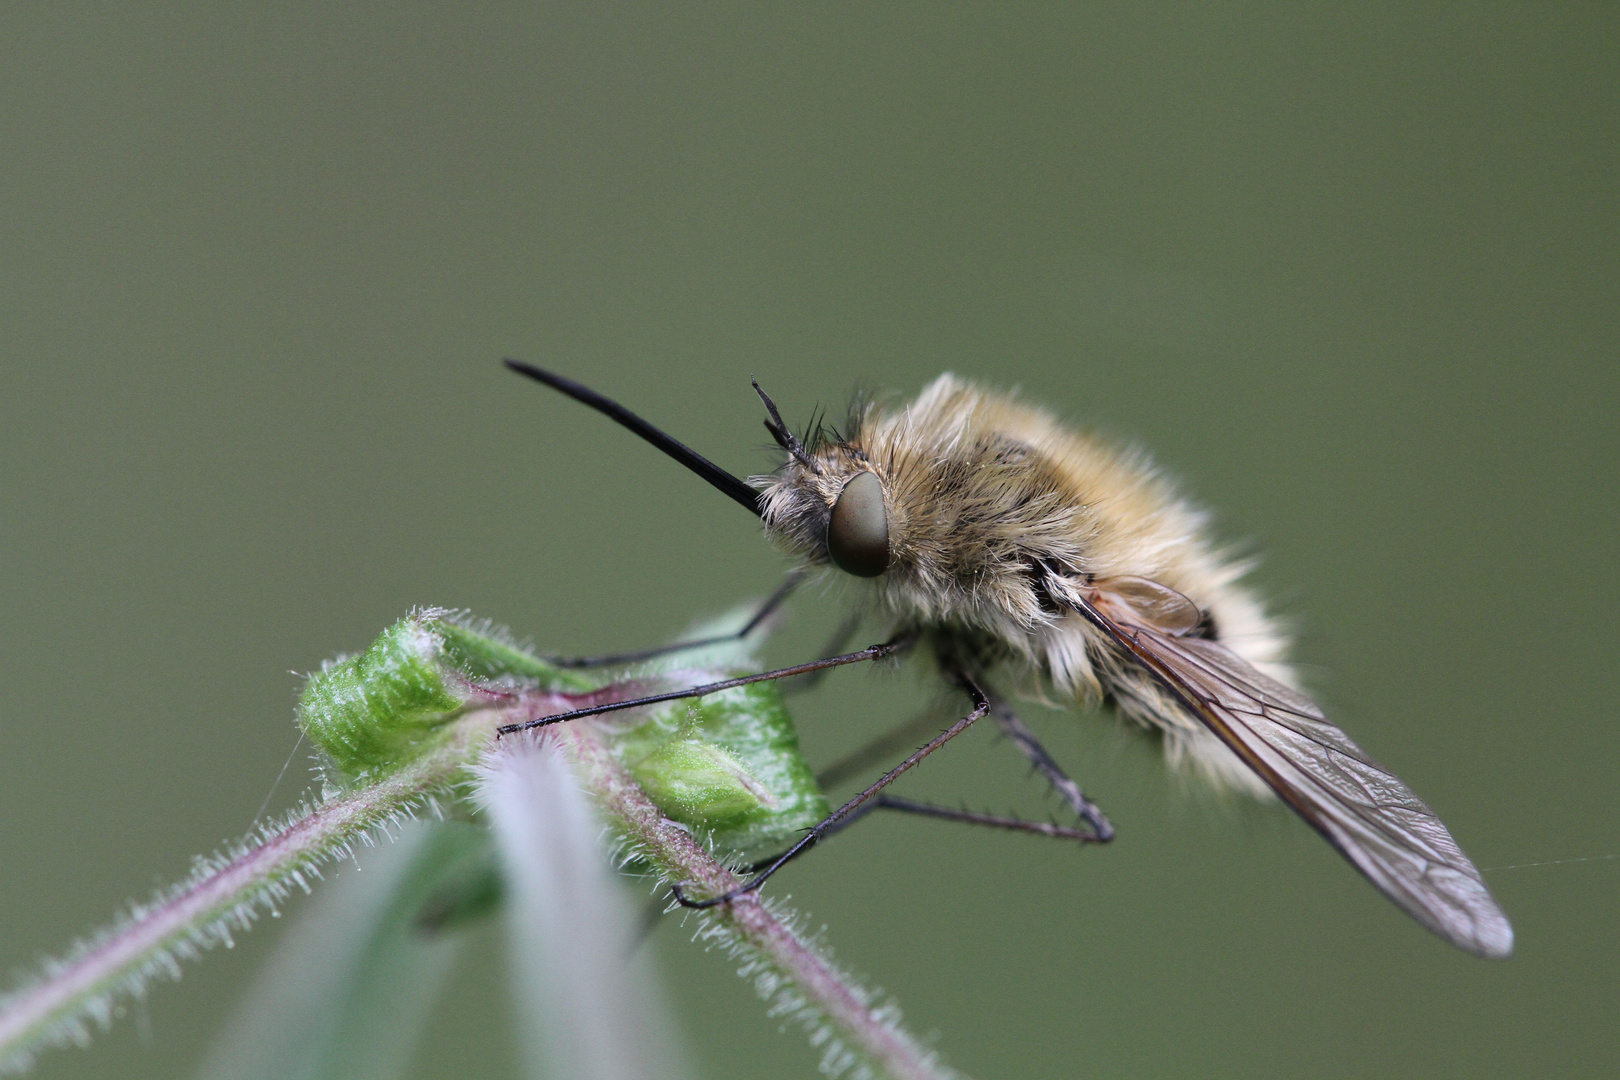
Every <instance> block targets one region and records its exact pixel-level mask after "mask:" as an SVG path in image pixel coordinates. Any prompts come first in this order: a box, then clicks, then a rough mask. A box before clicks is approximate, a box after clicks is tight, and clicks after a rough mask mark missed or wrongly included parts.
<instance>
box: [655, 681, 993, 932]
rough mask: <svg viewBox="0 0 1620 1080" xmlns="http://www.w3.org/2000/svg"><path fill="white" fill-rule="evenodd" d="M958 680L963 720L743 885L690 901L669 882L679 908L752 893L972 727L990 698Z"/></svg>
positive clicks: (971, 683)
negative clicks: (966, 701)
mask: <svg viewBox="0 0 1620 1080" xmlns="http://www.w3.org/2000/svg"><path fill="white" fill-rule="evenodd" d="M957 681H958V684H959V685H960V686H961V687H962V689H963V690H964V691H966V693H967V695H968V697H969V698H970V699H972V701H973V711H972V712H970V713H968V714H967V715H966V716H964V717H962V719H960V720H958V721H957V722H956V723H954V724H952V725H951V726H950V727H948V728H946V729H945V730H944V731H942V732H940V733H939V734H938V735H936V736H934V737H933V738H932V739H930V740H929V741H928V742H927V743H926V744H924V745H923V747H922V748H921V749H919V750H917V751H916V752H915V753H913V754H912V755H911V756H910V757H908V758H906V760H904V761H902V762H901V763H900V764H898V765H896V766H895V767H894V768H892V769H890V770H889V771H888V772H886V773H884V774H883V775H882V776H881V777H879V778H878V779H877V781H876V782H875V783H874V784H872V786H871V787H869V788H867V789H866V790H865V791H863V792H861V793H860V794H859V795H857V796H855V797H854V798H853V799H851V800H849V802H847V803H845V804H844V805H843V806H840V807H839V808H838V809H837V810H834V811H833V812H832V813H831V814H829V815H828V816H827V818H826V819H825V820H824V821H822V822H821V824H819V825H817V826H816V827H815V828H813V829H811V830H810V831H809V832H807V833H805V835H804V838H803V839H801V840H800V841H799V842H798V843H796V844H794V845H793V846H792V847H790V848H788V849H787V851H785V852H783V853H782V854H781V855H779V856H778V857H777V858H776V859H775V860H774V861H772V863H771V864H770V865H769V866H767V867H765V869H763V870H761V871H759V873H757V874H755V875H754V876H753V877H752V878H750V879H748V881H747V882H745V883H744V884H742V885H740V886H738V887H737V888H735V889H732V890H731V891H730V892H724V893H721V894H720V895H719V896H716V897H712V898H710V899H708V900H689V899H687V897H686V894H685V893H684V892H682V891H681V887H680V885H678V884H677V885H672V886H670V892H671V893H673V894H674V896H675V899H676V900H678V901H679V902H680V904H681V906H682V907H689V908H710V907H715V906H716V905H718V904H724V903H727V902H728V901H731V900H735V899H736V898H737V897H739V896H743V895H745V894H747V893H751V892H753V891H754V890H756V889H758V888H759V887H760V886H761V885H763V884H765V882H766V881H767V880H768V879H769V878H770V876H771V875H772V874H774V873H776V872H777V871H778V870H780V869H782V867H784V866H786V865H787V864H788V863H789V862H791V861H792V860H793V859H794V858H796V857H797V856H799V855H800V854H802V853H803V852H805V851H807V850H808V849H809V848H810V847H811V846H812V845H814V844H815V843H816V842H817V841H818V840H820V839H821V838H822V837H823V836H826V835H827V834H828V833H830V832H832V831H834V830H836V829H837V828H838V827H839V826H841V825H842V824H843V823H844V821H845V819H846V818H849V817H850V816H852V815H855V814H856V813H857V812H860V811H863V810H864V808H865V807H866V805H867V804H868V803H870V802H872V801H873V800H875V799H877V798H878V797H879V792H881V791H882V790H883V789H884V788H886V787H888V786H889V785H890V784H892V783H894V782H895V780H897V779H899V778H900V776H901V775H903V774H904V773H907V772H909V771H910V770H911V769H913V768H914V767H916V765H917V764H918V763H919V762H920V761H922V759H923V758H925V757H927V756H928V755H929V754H932V753H933V752H934V751H935V750H938V749H939V748H940V747H942V746H944V745H945V744H946V743H948V742H950V741H951V740H952V739H954V738H956V737H957V736H958V735H960V734H962V732H964V731H966V730H967V729H968V728H970V727H972V726H973V722H974V721H975V720H978V719H980V718H981V717H983V716H984V714H985V713H987V712H989V711H990V699H989V698H987V697H985V696H984V693H983V691H981V690H980V689H979V688H978V686H977V685H976V684H975V683H974V682H973V680H972V679H970V678H968V677H967V676H966V675H958V676H957ZM867 812H870V811H867Z"/></svg>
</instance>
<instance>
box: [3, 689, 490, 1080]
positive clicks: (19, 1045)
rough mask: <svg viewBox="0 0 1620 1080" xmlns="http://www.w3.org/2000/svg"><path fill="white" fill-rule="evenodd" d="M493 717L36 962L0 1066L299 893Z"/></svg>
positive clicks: (451, 777) (455, 773)
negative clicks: (66, 951) (65, 951)
mask: <svg viewBox="0 0 1620 1080" xmlns="http://www.w3.org/2000/svg"><path fill="white" fill-rule="evenodd" d="M498 719H499V718H497V717H493V716H492V715H491V714H490V713H487V712H486V713H482V714H473V715H469V716H466V717H463V718H462V719H461V720H460V721H458V722H457V724H456V727H455V729H454V730H453V731H451V732H449V733H448V737H447V738H446V739H445V740H444V741H443V742H441V743H440V744H439V746H437V747H436V748H435V749H434V750H432V751H430V752H429V753H426V754H424V755H422V756H421V757H419V758H418V759H416V760H415V761H413V762H411V763H410V764H408V765H406V766H404V767H403V768H401V769H400V770H398V771H397V772H395V773H393V774H391V775H389V776H388V777H386V778H385V779H383V780H381V781H379V782H377V783H374V784H370V785H368V786H366V787H364V788H361V789H359V790H356V791H351V792H345V793H343V794H340V795H338V796H336V797H333V798H330V799H328V800H327V801H325V802H323V803H321V804H320V805H319V806H317V807H315V808H314V809H312V810H310V811H308V812H307V813H305V814H303V815H302V816H299V817H296V818H294V819H293V820H291V821H289V822H287V823H286V824H284V825H282V826H281V827H280V828H277V829H270V830H265V831H264V832H263V833H262V834H261V835H260V836H259V837H257V838H254V839H252V840H250V841H249V842H247V843H244V844H243V845H240V846H239V847H238V849H237V851H236V852H235V853H234V854H233V855H231V856H229V857H227V858H225V859H223V860H219V861H215V862H209V863H205V864H202V865H200V866H199V867H198V869H197V871H196V872H194V873H193V874H192V876H191V877H190V879H188V880H187V881H185V882H183V883H182V884H181V885H179V886H177V887H176V888H174V889H172V890H169V891H168V892H167V893H165V894H163V895H161V896H159V897H158V898H157V899H156V900H155V901H154V902H152V903H150V904H148V905H145V906H142V907H139V908H136V909H135V910H134V911H133V912H131V913H130V914H129V915H128V916H126V917H125V918H124V919H122V920H120V922H119V923H118V924H116V925H114V926H113V927H110V928H109V929H107V930H105V931H103V932H102V933H100V934H98V935H96V936H95V937H94V938H92V939H91V940H89V941H88V942H85V943H84V944H82V945H81V946H80V947H79V948H77V949H76V950H75V951H74V952H73V953H72V954H71V955H70V956H69V957H67V958H66V959H65V960H61V961H53V962H51V963H49V964H47V965H46V969H45V975H44V977H43V978H42V979H40V980H39V981H38V982H36V983H34V984H33V985H31V986H27V987H24V988H23V989H21V990H19V991H17V992H16V993H15V994H12V995H10V996H8V997H7V998H6V999H5V1000H4V1001H3V1002H0V1067H3V1068H9V1069H20V1068H26V1067H27V1066H28V1064H29V1063H30V1062H31V1061H32V1059H33V1056H34V1054H35V1052H36V1051H37V1050H39V1049H40V1048H41V1047H43V1046H46V1045H52V1044H55V1045H61V1044H65V1043H70V1042H71V1043H81V1044H82V1043H84V1042H85V1041H86V1040H87V1039H88V1038H89V1034H90V1028H89V1024H88V1023H87V1021H94V1022H95V1023H97V1024H98V1025H99V1026H101V1027H106V1026H107V1024H108V1023H109V1022H110V1021H111V1019H112V1016H113V1007H114V1000H115V998H117V997H120V996H123V995H138V994H140V993H141V992H142V991H143V990H144V989H145V987H146V985H147V983H149V982H150V981H151V980H152V979H153V978H155V977H158V976H167V977H170V978H177V977H178V976H179V974H180V968H179V963H178V958H189V957H192V956H194V955H196V954H197V953H198V952H199V951H201V950H202V949H205V948H208V947H210V946H213V945H216V944H219V943H221V942H223V943H227V944H228V943H229V942H230V941H231V935H232V932H233V930H241V929H246V928H247V927H248V926H249V925H250V924H251V923H252V921H253V919H254V918H255V917H256V916H257V914H258V913H259V911H260V909H262V908H265V907H272V906H274V905H275V904H276V903H277V902H278V901H279V900H281V899H282V898H283V897H285V896H286V895H287V894H288V892H289V889H290V886H293V885H296V886H299V887H301V888H303V889H305V890H306V891H307V889H308V887H309V886H308V884H307V878H308V876H310V875H315V876H319V873H320V869H319V868H320V865H321V864H322V863H324V862H327V861H329V860H330V859H332V858H334V857H337V856H340V855H342V854H344V853H346V852H348V851H349V850H350V847H351V845H352V844H353V843H354V842H355V841H357V840H362V838H365V837H369V835H370V834H371V832H372V831H373V830H375V829H377V828H378V827H380V826H386V825H387V824H389V823H390V822H391V821H397V820H400V819H401V818H403V817H406V816H409V815H410V814H412V813H413V811H414V809H415V808H416V807H418V806H420V805H422V804H423V803H424V802H425V801H426V800H428V799H430V798H431V797H432V796H433V795H434V793H435V792H439V791H443V790H445V789H447V788H449V787H450V786H451V785H453V784H455V783H457V782H458V781H460V780H462V779H463V778H464V769H465V767H466V765H467V764H468V763H469V762H470V761H471V760H472V758H473V757H474V756H475V755H476V753H477V751H478V749H479V748H480V747H481V746H482V745H483V744H484V743H485V742H486V741H487V739H488V735H489V732H490V731H491V730H492V729H493V727H494V725H495V724H496V723H497V722H498Z"/></svg>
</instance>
